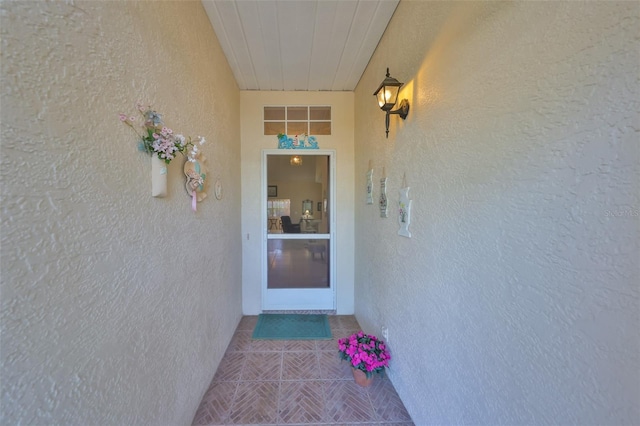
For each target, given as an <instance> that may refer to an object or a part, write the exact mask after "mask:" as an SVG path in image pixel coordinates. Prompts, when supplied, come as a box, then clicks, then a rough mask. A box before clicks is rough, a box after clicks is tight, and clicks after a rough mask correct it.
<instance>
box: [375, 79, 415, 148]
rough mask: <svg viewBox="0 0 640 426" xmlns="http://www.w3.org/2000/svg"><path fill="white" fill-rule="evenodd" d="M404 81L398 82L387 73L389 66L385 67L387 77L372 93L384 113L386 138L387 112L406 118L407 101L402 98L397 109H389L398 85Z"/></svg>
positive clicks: (396, 96) (392, 103)
mask: <svg viewBox="0 0 640 426" xmlns="http://www.w3.org/2000/svg"><path fill="white" fill-rule="evenodd" d="M403 84H404V83H400V82H399V81H398V80H396V79H395V78H393V77H391V76H390V75H389V68H387V77H386V78H385V79H384V80H383V81H382V83H380V86H379V87H378V90H376V91H375V92H374V93H373V96H375V97H376V98H377V99H378V106H379V107H380V109H381V110H383V111H384V112H385V113H386V116H385V130H386V132H387V138H388V137H389V114H398V115H399V116H400V117H401V118H402V119H403V120H404V119H406V118H407V114H409V101H408V100H406V99H403V100H401V101H400V105H398V109H397V110H395V111H391V108H393V107H394V106H395V104H396V102H397V101H398V92H400V87H402V85H403Z"/></svg>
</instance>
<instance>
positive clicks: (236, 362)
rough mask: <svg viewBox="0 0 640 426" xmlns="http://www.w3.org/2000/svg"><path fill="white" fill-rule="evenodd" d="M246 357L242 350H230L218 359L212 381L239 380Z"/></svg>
mask: <svg viewBox="0 0 640 426" xmlns="http://www.w3.org/2000/svg"><path fill="white" fill-rule="evenodd" d="M246 357H247V356H246V355H245V354H244V353H243V352H231V353H229V354H227V355H225V356H224V358H222V361H220V365H219V366H218V370H217V371H216V374H215V376H213V381H214V382H216V381H218V382H229V381H237V380H240V374H241V373H242V367H243V366H244V361H245V359H246Z"/></svg>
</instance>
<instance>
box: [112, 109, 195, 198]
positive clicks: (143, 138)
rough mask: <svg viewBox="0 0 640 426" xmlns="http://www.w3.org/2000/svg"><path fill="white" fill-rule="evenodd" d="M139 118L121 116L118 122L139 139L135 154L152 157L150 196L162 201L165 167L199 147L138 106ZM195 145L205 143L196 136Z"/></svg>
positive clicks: (165, 190) (165, 183)
mask: <svg viewBox="0 0 640 426" xmlns="http://www.w3.org/2000/svg"><path fill="white" fill-rule="evenodd" d="M136 109H137V110H138V112H139V114H140V117H136V116H133V115H131V116H130V115H127V114H124V113H120V114H119V117H120V121H121V122H123V123H124V124H126V125H127V126H129V127H131V128H132V129H133V131H134V132H135V133H136V135H138V150H139V151H142V152H146V153H147V154H149V155H150V156H151V195H152V196H154V197H158V198H162V197H165V196H166V195H167V174H168V168H167V167H168V165H169V163H171V160H173V159H174V158H176V155H177V153H180V154H183V155H184V154H185V152H190V153H189V154H188V157H189V161H191V157H192V156H195V155H196V154H197V152H198V146H197V145H196V144H195V143H194V142H193V141H192V140H191V137H185V136H183V135H181V134H178V133H174V132H173V130H171V129H170V128H168V127H166V126H165V125H164V123H163V121H162V115H161V114H158V113H157V112H156V111H154V110H152V109H151V107H150V106H149V107H145V106H143V105H142V104H141V103H139V102H138V103H137V104H136ZM197 142H198V145H202V144H203V143H204V142H205V139H204V138H203V137H202V136H198V141H197Z"/></svg>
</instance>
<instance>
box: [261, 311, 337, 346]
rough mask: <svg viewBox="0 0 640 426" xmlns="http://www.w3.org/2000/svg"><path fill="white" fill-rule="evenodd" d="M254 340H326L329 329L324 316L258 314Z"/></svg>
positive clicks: (329, 334) (329, 333) (328, 335)
mask: <svg viewBox="0 0 640 426" xmlns="http://www.w3.org/2000/svg"><path fill="white" fill-rule="evenodd" d="M251 337H252V338H254V339H263V340H326V339H331V338H332V336H331V328H330V327H329V319H328V318H327V316H326V315H304V314H260V315H259V316H258V323H257V324H256V328H255V329H254V330H253V336H251Z"/></svg>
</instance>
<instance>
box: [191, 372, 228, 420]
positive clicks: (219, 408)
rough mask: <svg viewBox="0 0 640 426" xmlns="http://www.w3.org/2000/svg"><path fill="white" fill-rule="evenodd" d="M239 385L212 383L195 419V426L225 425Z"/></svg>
mask: <svg viewBox="0 0 640 426" xmlns="http://www.w3.org/2000/svg"><path fill="white" fill-rule="evenodd" d="M237 387H238V383H236V382H233V383H212V384H211V386H210V387H209V390H207V393H205V395H204V398H202V402H201V403H200V407H198V411H197V412H196V416H195V418H194V419H193V424H194V425H212V424H224V423H225V422H227V421H228V416H229V409H230V408H231V402H232V401H233V397H234V395H235V392H236V388H237Z"/></svg>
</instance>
